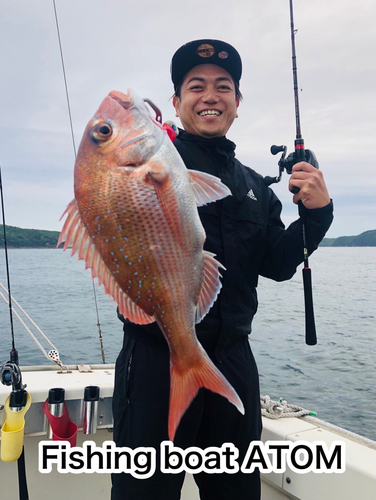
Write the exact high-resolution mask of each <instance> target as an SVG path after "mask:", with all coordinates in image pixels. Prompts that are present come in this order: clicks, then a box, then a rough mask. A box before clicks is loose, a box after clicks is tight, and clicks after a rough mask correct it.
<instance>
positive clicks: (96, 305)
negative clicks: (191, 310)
mask: <svg viewBox="0 0 376 500" xmlns="http://www.w3.org/2000/svg"><path fill="white" fill-rule="evenodd" d="M53 6H54V12H55V21H56V30H57V37H58V40H59V49H60V59H61V66H62V69H63V76H64V87H65V95H66V98H67V106H68V115H69V123H70V129H71V136H72V143H73V151H74V157H75V158H76V157H77V151H76V142H75V140H74V131H73V120H72V112H71V106H70V100H69V92H68V83H67V76H66V71H65V64H64V56H63V48H62V43H61V37H60V28H59V21H58V17H57V9H56V3H55V0H53ZM92 285H93V294H94V302H95V309H96V313H97V326H98V334H99V343H100V346H101V354H102V361H103V364H106V360H105V356H104V348H103V338H102V330H101V324H100V321H99V312H98V302H97V294H96V291H95V285H94V280H93V279H92Z"/></svg>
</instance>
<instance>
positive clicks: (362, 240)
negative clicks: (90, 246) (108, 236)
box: [0, 224, 376, 248]
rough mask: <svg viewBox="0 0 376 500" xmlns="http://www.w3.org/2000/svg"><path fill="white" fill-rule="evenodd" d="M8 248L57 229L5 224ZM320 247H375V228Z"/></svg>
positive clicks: (47, 244) (48, 242)
mask: <svg viewBox="0 0 376 500" xmlns="http://www.w3.org/2000/svg"><path fill="white" fill-rule="evenodd" d="M5 227H6V232H7V243H8V247H9V248H56V244H57V240H58V239H59V234H60V233H59V231H45V230H42V229H21V228H20V227H14V226H5ZM320 246H322V247H376V229H373V230H371V231H365V232H364V233H362V234H359V235H358V236H340V237H339V238H324V239H323V241H322V242H321V243H320ZM3 247H4V237H3V226H2V224H0V248H3Z"/></svg>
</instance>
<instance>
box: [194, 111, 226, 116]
mask: <svg viewBox="0 0 376 500" xmlns="http://www.w3.org/2000/svg"><path fill="white" fill-rule="evenodd" d="M197 114H198V115H199V116H220V115H221V114H222V112H221V111H218V110H217V109H204V110H203V111H200V112H199V113H197Z"/></svg>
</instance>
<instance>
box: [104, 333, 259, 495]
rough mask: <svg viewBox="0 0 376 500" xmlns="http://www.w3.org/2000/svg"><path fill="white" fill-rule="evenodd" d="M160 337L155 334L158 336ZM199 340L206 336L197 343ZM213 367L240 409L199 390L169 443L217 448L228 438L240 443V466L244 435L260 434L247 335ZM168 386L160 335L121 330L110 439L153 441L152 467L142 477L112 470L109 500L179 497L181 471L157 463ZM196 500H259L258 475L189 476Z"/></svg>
mask: <svg viewBox="0 0 376 500" xmlns="http://www.w3.org/2000/svg"><path fill="white" fill-rule="evenodd" d="M157 340H159V339H157ZM202 343H203V344H204V347H206V346H205V343H204V342H202ZM207 351H208V354H209V356H210V357H211V358H212V360H213V361H214V363H215V364H216V366H217V367H218V368H219V370H220V371H221V372H222V373H223V374H224V375H225V377H226V378H227V380H228V381H229V382H230V383H231V384H232V386H233V387H234V389H235V390H236V391H237V393H238V395H239V397H240V399H241V400H242V402H243V405H244V407H245V415H241V414H240V413H239V412H238V410H237V409H236V408H235V407H234V405H232V404H231V403H229V402H228V401H227V399H225V398H224V397H222V396H220V395H218V394H215V393H213V392H211V391H209V390H206V389H200V391H199V393H198V395H197V396H196V398H195V399H194V400H193V402H192V404H191V406H190V407H189V408H188V410H187V411H186V413H185V414H184V416H183V418H182V420H181V422H180V424H179V427H178V429H177V432H176V435H175V439H174V446H178V447H180V448H183V449H186V448H188V447H191V446H197V447H199V448H201V449H203V450H205V449H206V448H208V447H210V446H214V447H218V448H220V447H221V446H222V444H223V443H233V444H234V446H235V447H236V448H237V449H238V450H239V458H238V460H237V461H238V463H239V465H241V464H242V461H243V459H244V456H245V453H246V451H247V449H248V446H249V444H250V442H251V441H254V440H259V439H260V436H261V411H260V394H259V380H258V372H257V367H256V364H255V361H254V358H253V355H252V352H251V349H250V346H249V342H248V339H247V338H246V337H245V338H244V339H240V340H239V341H238V342H237V343H236V344H235V345H234V346H233V347H232V349H231V350H230V352H229V353H228V357H227V358H226V359H225V360H224V361H223V362H221V363H218V362H216V361H215V359H214V355H213V353H211V352H210V350H209V349H207ZM169 393H170V373H169V351H168V348H167V343H165V341H164V339H161V342H160V343H158V342H152V343H150V342H146V341H145V339H140V340H136V338H135V337H134V336H133V335H128V334H125V336H124V345H123V349H122V351H121V352H120V354H119V357H118V359H117V362H116V371H115V390H114V397H113V415H114V441H115V443H116V446H117V447H128V448H132V449H135V448H138V447H146V446H148V447H153V448H155V449H156V450H157V463H156V471H155V473H154V475H153V476H152V477H150V478H149V479H137V478H134V477H133V476H132V475H131V474H128V473H120V474H113V475H112V495H111V500H178V499H180V491H181V488H182V484H183V481H184V472H182V473H181V474H166V473H162V472H161V470H160V460H159V449H160V443H161V442H162V441H166V440H168V433H167V420H168V407H169ZM194 478H195V481H196V483H197V485H198V487H199V489H200V498H201V500H233V499H235V498H236V499H237V500H259V498H260V477H259V473H258V470H257V469H256V472H254V473H252V474H243V473H241V472H238V473H236V474H226V473H221V474H206V473H199V474H195V475H194Z"/></svg>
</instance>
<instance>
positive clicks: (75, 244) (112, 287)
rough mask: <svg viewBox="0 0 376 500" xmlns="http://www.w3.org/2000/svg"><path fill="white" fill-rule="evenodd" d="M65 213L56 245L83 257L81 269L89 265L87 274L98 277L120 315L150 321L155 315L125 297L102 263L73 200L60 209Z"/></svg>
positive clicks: (139, 322)
mask: <svg viewBox="0 0 376 500" xmlns="http://www.w3.org/2000/svg"><path fill="white" fill-rule="evenodd" d="M66 214H67V215H68V217H67V219H66V221H65V223H64V226H63V229H62V230H61V233H60V237H59V241H58V242H57V246H60V244H61V243H64V242H65V244H64V247H63V250H66V249H67V248H70V247H72V253H71V255H74V254H75V253H78V260H84V261H85V269H88V268H90V269H91V277H92V278H93V279H94V278H97V279H98V285H99V286H100V285H103V287H104V291H105V293H106V294H107V295H110V296H111V297H112V298H113V299H114V301H115V302H116V303H117V305H118V306H119V311H120V313H121V314H122V315H123V316H124V318H128V319H130V320H131V321H132V322H133V323H138V324H141V325H144V324H147V323H153V321H155V318H154V317H152V316H149V315H148V314H146V313H145V312H144V311H143V310H142V309H141V308H140V307H138V305H137V304H136V303H135V302H133V300H132V299H130V298H129V297H128V295H127V294H126V293H124V292H123V290H122V289H121V288H120V286H119V285H118V283H117V281H116V280H115V278H114V277H113V275H112V273H111V271H110V270H109V269H108V267H107V266H106V264H105V262H104V260H103V259H102V257H101V255H100V253H99V252H98V250H97V248H96V246H95V245H94V243H93V240H92V238H90V235H89V233H88V232H87V230H86V228H85V226H84V224H83V223H82V220H81V217H80V213H79V211H78V207H77V202H76V200H73V201H71V202H70V203H69V205H68V206H67V209H66V210H65V212H64V213H63V215H62V217H64V215H66Z"/></svg>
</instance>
